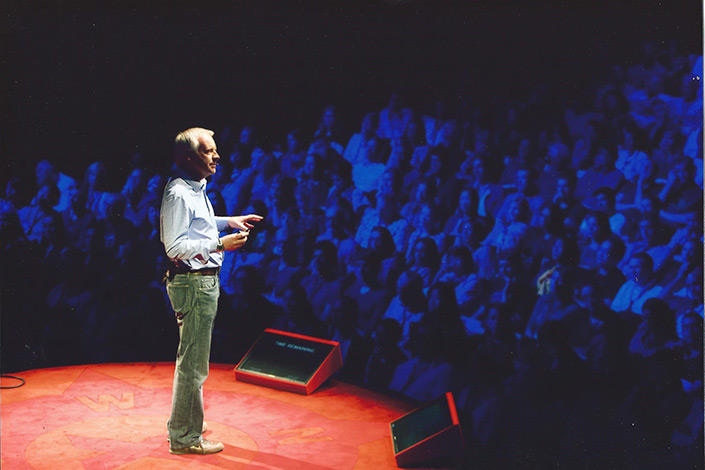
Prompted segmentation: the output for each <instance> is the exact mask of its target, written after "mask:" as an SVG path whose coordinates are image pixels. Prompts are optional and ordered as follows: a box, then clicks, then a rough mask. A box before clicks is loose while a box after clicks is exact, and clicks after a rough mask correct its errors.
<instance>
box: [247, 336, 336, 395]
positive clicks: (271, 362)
mask: <svg viewBox="0 0 705 470" xmlns="http://www.w3.org/2000/svg"><path fill="white" fill-rule="evenodd" d="M334 348H335V346H334V345H332V344H328V343H319V342H316V341H311V340H307V339H301V338H293V337H291V336H285V335H281V334H277V333H272V332H268V331H265V332H264V333H262V336H261V337H260V338H259V340H258V341H257V342H256V343H255V345H254V346H253V347H252V349H251V350H250V351H249V352H248V353H247V355H246V356H245V358H244V359H243V360H242V361H241V362H240V365H238V367H237V370H240V371H243V372H254V373H257V374H262V375H266V376H270V377H276V378H280V379H285V380H289V381H292V382H297V383H301V384H305V383H307V382H308V381H309V380H311V377H313V374H314V373H315V372H316V370H318V368H319V367H320V365H321V363H322V362H323V361H324V360H325V358H326V357H327V356H328V355H329V354H330V353H331V351H333V349H334Z"/></svg>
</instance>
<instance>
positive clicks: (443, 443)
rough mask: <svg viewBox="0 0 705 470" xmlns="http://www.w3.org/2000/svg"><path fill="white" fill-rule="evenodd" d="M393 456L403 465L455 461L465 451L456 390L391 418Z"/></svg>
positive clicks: (451, 462) (440, 463)
mask: <svg viewBox="0 0 705 470" xmlns="http://www.w3.org/2000/svg"><path fill="white" fill-rule="evenodd" d="M390 428H391V431H392V445H393V448H394V458H395V459H396V461H397V465H398V466H400V467H411V466H421V465H432V464H439V465H447V464H451V465H452V464H453V463H455V461H456V460H457V459H458V458H459V457H460V456H461V455H462V454H463V452H464V443H463V433H462V430H461V429H460V422H459V420H458V412H457V410H456V408H455V401H454V400H453V394H452V393H450V392H448V393H446V394H445V395H444V396H442V397H440V398H438V399H436V400H433V401H430V402H428V403H425V404H424V405H422V406H420V407H419V408H416V409H415V410H413V411H411V412H409V413H407V414H405V415H404V416H402V417H401V418H398V419H397V420H395V421H392V423H391V424H390Z"/></svg>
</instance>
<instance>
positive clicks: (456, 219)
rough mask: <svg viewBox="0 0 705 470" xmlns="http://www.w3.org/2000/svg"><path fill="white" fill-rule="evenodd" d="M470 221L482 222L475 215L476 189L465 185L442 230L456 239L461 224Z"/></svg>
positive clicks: (458, 236)
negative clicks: (453, 210)
mask: <svg viewBox="0 0 705 470" xmlns="http://www.w3.org/2000/svg"><path fill="white" fill-rule="evenodd" d="M472 222H478V223H479V224H483V222H484V220H483V219H482V218H481V217H480V216H478V215H477V191H476V190H475V188H471V187H465V188H463V189H462V190H461V191H460V195H459V196H458V203H457V205H456V209H455V212H453V214H451V216H450V217H448V220H447V221H446V224H445V227H444V228H443V232H445V233H446V234H447V235H449V236H451V237H453V238H454V240H457V239H458V238H460V235H461V232H462V228H463V224H467V223H472ZM483 226H484V224H483Z"/></svg>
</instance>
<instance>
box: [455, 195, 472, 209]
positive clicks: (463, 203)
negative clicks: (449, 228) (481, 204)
mask: <svg viewBox="0 0 705 470" xmlns="http://www.w3.org/2000/svg"><path fill="white" fill-rule="evenodd" d="M458 205H459V206H460V211H461V212H462V213H463V214H470V213H471V212H472V195H471V194H470V192H469V191H463V192H462V193H460V199H459V200H458Z"/></svg>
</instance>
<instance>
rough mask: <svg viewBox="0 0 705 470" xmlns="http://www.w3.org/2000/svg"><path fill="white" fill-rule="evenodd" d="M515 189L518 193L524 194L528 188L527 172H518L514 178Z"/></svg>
mask: <svg viewBox="0 0 705 470" xmlns="http://www.w3.org/2000/svg"><path fill="white" fill-rule="evenodd" d="M516 178H517V179H516V183H517V189H518V190H519V192H520V193H521V192H524V191H526V189H527V188H528V187H529V172H528V171H526V170H519V171H518V172H517V176H516Z"/></svg>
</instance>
